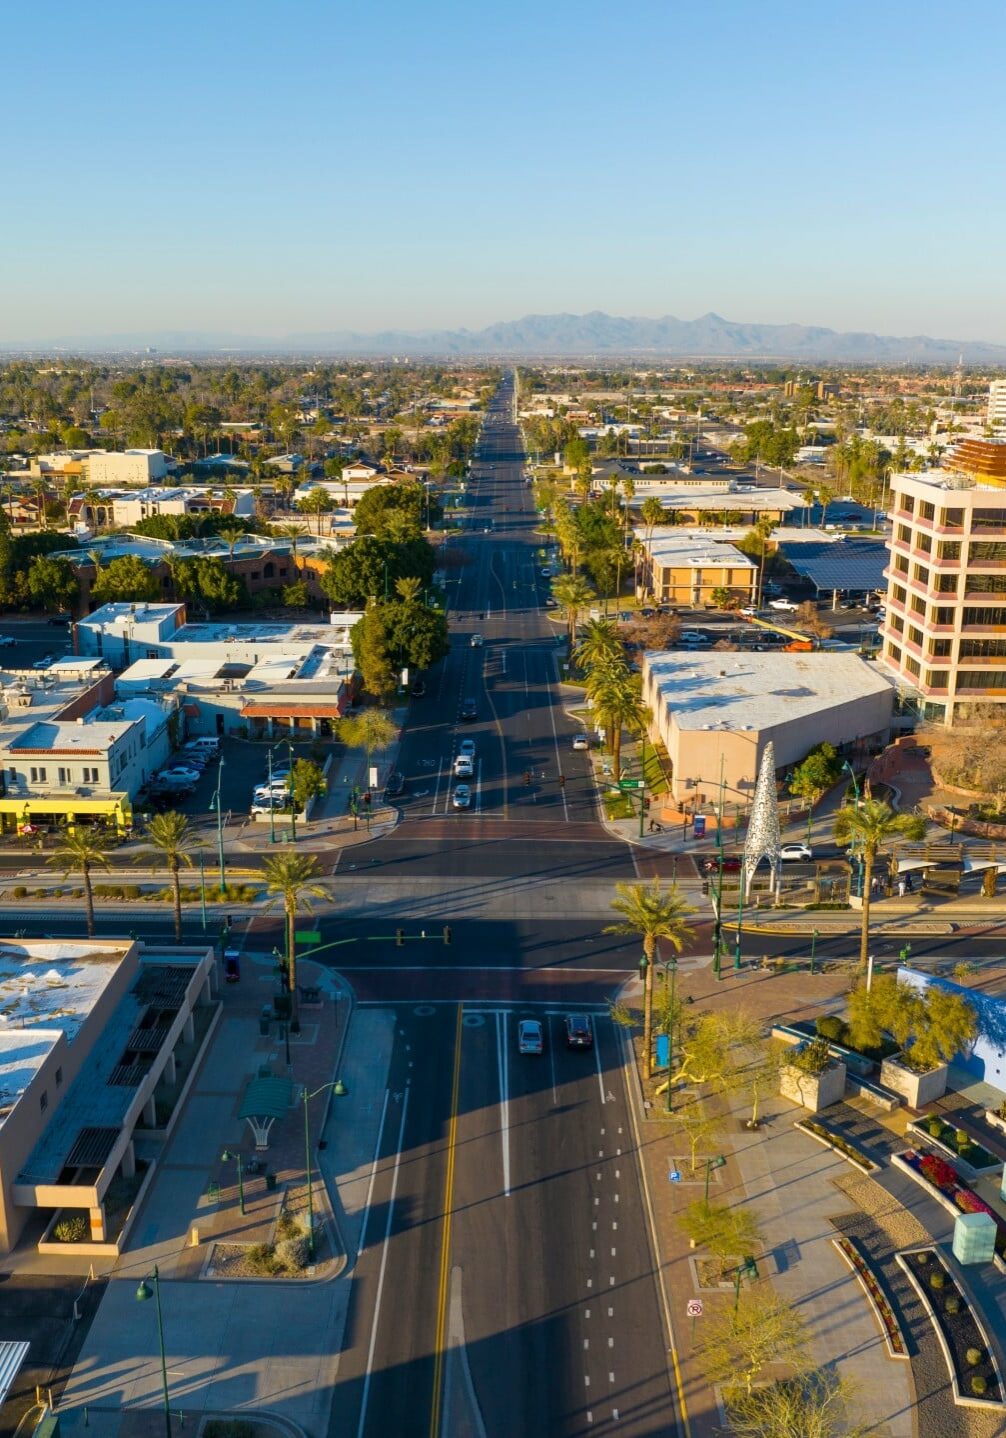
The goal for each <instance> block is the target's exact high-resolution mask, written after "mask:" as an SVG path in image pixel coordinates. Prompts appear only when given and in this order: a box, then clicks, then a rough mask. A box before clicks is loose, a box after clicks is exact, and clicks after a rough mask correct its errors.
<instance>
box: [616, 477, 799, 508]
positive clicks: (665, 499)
mask: <svg viewBox="0 0 1006 1438" xmlns="http://www.w3.org/2000/svg"><path fill="white" fill-rule="evenodd" d="M652 496H655V497H656V498H657V499H659V500H660V503H661V504H662V505H663V506H664V508H665V509H695V508H696V507H698V508H699V509H737V510H741V511H742V512H743V511H744V510H755V509H777V510H787V511H788V510H791V509H805V508H806V505H805V503H804V500H803V497H802V495H799V494H793V493H792V491H791V490H788V489H769V488H767V487H765V486H757V487H756V486H754V485H752V487H751V488H750V489H733V490H722V489H673V490H672V489H669V488H667V487H666V486H662V485H661V484H660V480H659V479H658V478H652V477H651V476H649V475H646V474H641V475H639V476H638V477H636V492H635V494H634V495H633V496H632V499H631V500H630V501H629V504H630V507H631V508H633V509H639V507H640V505H641V504H642V503H643V501H644V500H646V499H650V498H651V497H652Z"/></svg>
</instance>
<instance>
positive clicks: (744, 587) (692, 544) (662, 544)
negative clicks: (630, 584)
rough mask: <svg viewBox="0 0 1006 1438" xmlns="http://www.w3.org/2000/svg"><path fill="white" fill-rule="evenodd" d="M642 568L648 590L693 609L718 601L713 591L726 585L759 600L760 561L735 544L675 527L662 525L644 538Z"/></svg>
mask: <svg viewBox="0 0 1006 1438" xmlns="http://www.w3.org/2000/svg"><path fill="white" fill-rule="evenodd" d="M640 570H641V573H640V589H641V591H642V592H644V593H647V594H652V595H653V597H654V599H656V600H658V601H659V602H660V603H662V604H680V605H684V606H686V607H689V608H692V607H694V608H699V607H704V606H706V605H711V604H713V602H714V601H713V594H714V593H715V592H716V591H717V590H724V589H725V590H728V591H729V592H730V594H732V595H734V596H735V597H736V599H737V600H738V602H739V603H740V604H753V603H754V600H755V592H756V590H757V587H758V568H757V565H756V564H755V563H754V561H753V560H752V559H749V558H748V557H747V555H746V554H742V553H741V551H740V550H739V549H736V548H735V547H734V546H733V545H732V544H724V543H722V542H716V541H712V540H709V539H697V538H695V537H694V536H693V535H691V534H687V533H684V534H683V533H681V532H680V531H678V530H674V529H658V530H656V531H654V534H653V537H652V538H651V539H649V540H647V539H643V540H642V564H641V566H640Z"/></svg>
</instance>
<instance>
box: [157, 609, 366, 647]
mask: <svg viewBox="0 0 1006 1438" xmlns="http://www.w3.org/2000/svg"><path fill="white" fill-rule="evenodd" d="M362 618H363V614H362V612H358V611H355V610H354V611H351V612H350V611H347V612H345V613H337V614H336V617H335V620H334V622H333V623H331V624H297V623H291V624H283V623H274V624H265V623H263V624H255V623H250V624H235V623H227V622H226V621H223V622H221V623H219V624H183V625H182V627H181V628H180V629H176V630H175V632H174V634H173V635H172V636H171V643H172V644H186V643H188V644H226V643H227V642H228V641H230V642H231V643H233V644H286V645H292V646H294V647H296V648H307V649H311V648H313V647H314V646H315V645H322V646H331V645H332V644H334V643H335V642H336V638H337V635H338V633H339V630H340V629H346V628H352V626H353V625H354V624H356V623H357V622H358V621H359V620H360V619H362Z"/></svg>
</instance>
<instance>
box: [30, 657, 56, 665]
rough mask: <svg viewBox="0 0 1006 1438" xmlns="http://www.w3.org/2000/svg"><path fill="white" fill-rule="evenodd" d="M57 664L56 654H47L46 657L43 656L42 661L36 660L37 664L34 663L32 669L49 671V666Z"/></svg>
mask: <svg viewBox="0 0 1006 1438" xmlns="http://www.w3.org/2000/svg"><path fill="white" fill-rule="evenodd" d="M55 662H56V656H55V654H45V655H43V656H42V658H41V659H36V660H35V663H34V664H33V665H32V666H31V667H32V668H33V669H48V668H49V665H50V664H55Z"/></svg>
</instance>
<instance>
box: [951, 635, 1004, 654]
mask: <svg viewBox="0 0 1006 1438" xmlns="http://www.w3.org/2000/svg"><path fill="white" fill-rule="evenodd" d="M960 652H961V658H962V659H1000V658H1002V659H1006V639H962V640H961V651H960Z"/></svg>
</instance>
